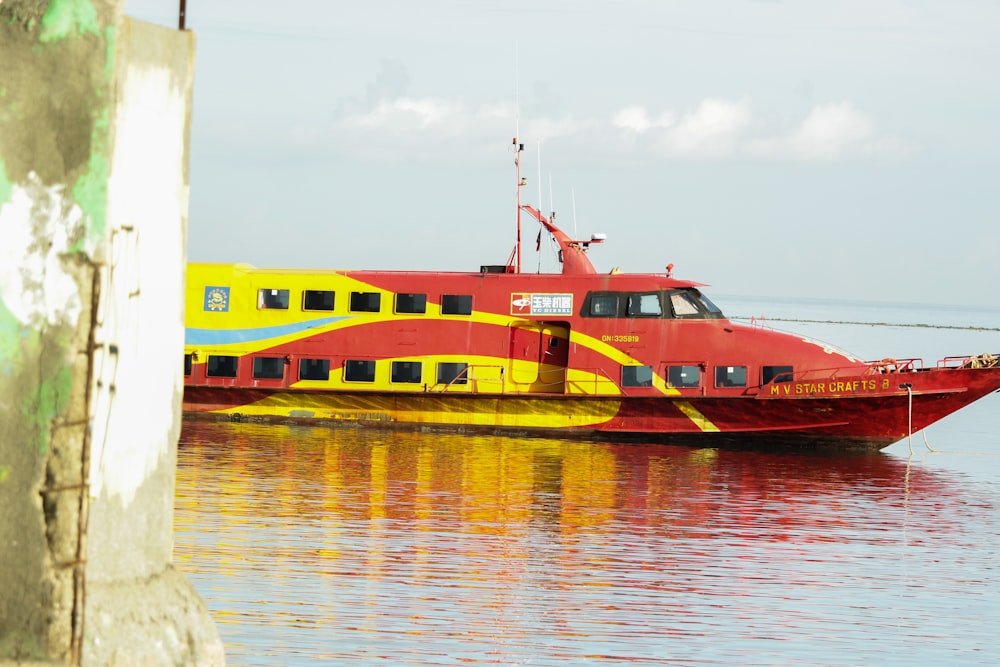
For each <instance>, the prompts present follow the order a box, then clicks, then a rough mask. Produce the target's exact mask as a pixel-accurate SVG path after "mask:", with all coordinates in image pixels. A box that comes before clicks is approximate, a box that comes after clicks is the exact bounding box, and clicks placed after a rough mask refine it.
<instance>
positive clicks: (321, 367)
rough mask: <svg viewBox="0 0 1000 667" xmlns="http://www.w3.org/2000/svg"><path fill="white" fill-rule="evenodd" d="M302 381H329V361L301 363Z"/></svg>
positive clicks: (318, 360) (311, 360)
mask: <svg viewBox="0 0 1000 667" xmlns="http://www.w3.org/2000/svg"><path fill="white" fill-rule="evenodd" d="M299 379H300V380H323V381H326V380H329V379H330V360H329V359H302V360H300V361H299Z"/></svg>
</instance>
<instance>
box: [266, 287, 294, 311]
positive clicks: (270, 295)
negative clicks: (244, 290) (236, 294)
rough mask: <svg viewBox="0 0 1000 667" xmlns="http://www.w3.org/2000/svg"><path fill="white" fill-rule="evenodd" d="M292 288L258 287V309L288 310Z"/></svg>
mask: <svg viewBox="0 0 1000 667" xmlns="http://www.w3.org/2000/svg"><path fill="white" fill-rule="evenodd" d="M291 295H292V293H291V290H288V289H282V288H276V287H258V288H257V310H288V305H289V303H291Z"/></svg>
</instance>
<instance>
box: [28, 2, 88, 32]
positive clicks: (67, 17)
mask: <svg viewBox="0 0 1000 667" xmlns="http://www.w3.org/2000/svg"><path fill="white" fill-rule="evenodd" d="M98 32H99V25H98V21H97V10H95V9H94V5H93V3H91V2H90V0H52V2H50V3H49V8H48V11H46V12H45V15H44V16H43V17H42V31H41V33H40V34H39V36H38V38H39V41H41V42H42V43H45V42H56V41H59V40H62V39H66V37H68V36H70V35H71V34H74V33H75V34H77V35H83V34H85V33H92V34H94V35H97V34H98Z"/></svg>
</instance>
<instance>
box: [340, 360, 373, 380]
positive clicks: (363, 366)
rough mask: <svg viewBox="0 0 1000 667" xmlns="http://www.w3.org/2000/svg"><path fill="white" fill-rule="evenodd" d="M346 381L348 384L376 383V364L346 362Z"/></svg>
mask: <svg viewBox="0 0 1000 667" xmlns="http://www.w3.org/2000/svg"><path fill="white" fill-rule="evenodd" d="M344 379H345V380H347V381H348V382H374V381H375V362H374V361H367V360H356V359H348V360H347V361H345V362H344Z"/></svg>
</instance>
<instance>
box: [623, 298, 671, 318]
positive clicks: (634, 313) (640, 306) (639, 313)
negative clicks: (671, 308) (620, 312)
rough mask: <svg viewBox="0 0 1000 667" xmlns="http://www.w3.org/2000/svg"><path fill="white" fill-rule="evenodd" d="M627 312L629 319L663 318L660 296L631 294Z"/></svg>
mask: <svg viewBox="0 0 1000 667" xmlns="http://www.w3.org/2000/svg"><path fill="white" fill-rule="evenodd" d="M625 312H626V313H627V314H628V316H629V317H662V316H663V308H662V307H660V295H659V294H655V293H654V294H629V295H628V307H627V308H626V309H625Z"/></svg>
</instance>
